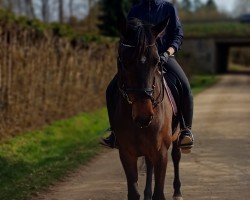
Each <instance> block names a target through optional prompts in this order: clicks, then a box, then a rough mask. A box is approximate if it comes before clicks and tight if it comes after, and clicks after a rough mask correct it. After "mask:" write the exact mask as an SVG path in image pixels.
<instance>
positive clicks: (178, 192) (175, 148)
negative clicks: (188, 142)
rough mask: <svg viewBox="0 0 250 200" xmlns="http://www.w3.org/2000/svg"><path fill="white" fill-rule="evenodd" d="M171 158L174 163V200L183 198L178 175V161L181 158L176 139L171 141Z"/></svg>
mask: <svg viewBox="0 0 250 200" xmlns="http://www.w3.org/2000/svg"><path fill="white" fill-rule="evenodd" d="M172 159H173V163H174V183H173V186H174V195H173V199H174V200H183V199H182V195H181V190H180V188H181V181H180V176H179V163H180V160H181V151H180V149H179V148H178V145H177V141H175V142H173V148H172Z"/></svg>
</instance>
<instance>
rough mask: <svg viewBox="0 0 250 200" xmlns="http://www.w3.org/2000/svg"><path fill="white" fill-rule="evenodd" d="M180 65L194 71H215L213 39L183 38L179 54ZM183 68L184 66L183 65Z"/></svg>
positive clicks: (214, 45)
mask: <svg viewBox="0 0 250 200" xmlns="http://www.w3.org/2000/svg"><path fill="white" fill-rule="evenodd" d="M179 56H180V57H181V59H183V60H184V61H182V62H183V63H182V65H189V66H186V67H188V68H191V70H192V71H195V72H204V73H215V72H216V71H217V69H216V59H217V58H216V44H215V41H214V40H213V39H185V40H184V43H183V45H182V50H181V51H180V55H179ZM184 68H185V66H184Z"/></svg>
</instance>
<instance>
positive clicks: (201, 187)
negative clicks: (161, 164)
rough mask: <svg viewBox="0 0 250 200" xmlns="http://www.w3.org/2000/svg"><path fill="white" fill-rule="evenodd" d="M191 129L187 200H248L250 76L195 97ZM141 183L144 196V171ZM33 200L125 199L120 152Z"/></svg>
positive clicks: (185, 162)
mask: <svg viewBox="0 0 250 200" xmlns="http://www.w3.org/2000/svg"><path fill="white" fill-rule="evenodd" d="M193 130H194V133H195V138H196V140H195V148H194V149H193V151H192V153H191V154H189V155H184V156H183V158H182V162H181V180H182V191H183V197H184V199H185V200H206V199H220V200H221V199H225V200H248V199H250V197H249V194H250V76H249V75H225V76H223V77H222V79H221V81H220V82H219V83H218V84H216V85H215V86H213V87H211V88H210V89H207V90H206V91H204V92H202V93H200V94H199V95H197V96H196V97H195V120H194V129H193ZM169 163H170V164H169V166H168V171H167V178H166V197H167V199H171V197H172V194H173V190H172V181H173V167H172V163H171V162H169ZM139 179H140V181H139V185H140V192H141V194H142V191H143V186H144V182H145V173H144V172H143V170H142V171H141V173H140V177H139ZM35 199H36V200H123V199H126V181H125V176H124V173H123V170H122V167H121V164H120V161H119V157H118V153H117V151H116V150H111V151H105V152H104V153H102V154H101V155H99V156H98V157H96V158H95V159H94V160H93V161H92V162H91V163H89V164H88V165H87V166H83V167H81V168H80V169H79V170H78V171H77V172H76V173H74V174H71V175H70V176H69V177H67V178H65V180H64V181H62V182H59V183H57V184H56V185H54V186H52V187H51V188H50V189H49V190H48V191H47V192H44V193H42V194H39V196H38V197H36V198H35Z"/></svg>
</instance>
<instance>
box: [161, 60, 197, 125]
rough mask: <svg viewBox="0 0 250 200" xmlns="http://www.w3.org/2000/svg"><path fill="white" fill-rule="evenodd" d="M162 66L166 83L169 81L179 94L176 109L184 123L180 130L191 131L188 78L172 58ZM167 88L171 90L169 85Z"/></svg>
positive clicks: (191, 100) (190, 102)
mask: <svg viewBox="0 0 250 200" xmlns="http://www.w3.org/2000/svg"><path fill="white" fill-rule="evenodd" d="M163 66H164V71H166V73H165V75H164V77H165V79H166V81H167V82H169V81H171V82H172V83H173V84H174V85H175V86H176V87H177V89H178V92H179V96H180V103H179V106H178V109H180V111H181V115H182V117H183V119H184V123H185V124H181V126H183V127H181V128H185V127H188V128H190V129H191V127H192V122H193V95H192V91H191V87H190V84H189V81H188V78H187V76H186V74H185V73H184V71H183V69H182V68H181V66H180V65H179V64H178V62H177V61H176V59H175V57H174V56H170V57H169V59H168V62H167V63H166V64H164V65H163ZM169 87H170V89H171V90H172V88H171V85H170V84H169Z"/></svg>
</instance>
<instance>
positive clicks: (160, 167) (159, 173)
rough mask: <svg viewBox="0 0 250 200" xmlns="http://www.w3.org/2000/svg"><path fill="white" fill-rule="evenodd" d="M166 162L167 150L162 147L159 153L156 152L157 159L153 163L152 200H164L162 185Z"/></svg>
mask: <svg viewBox="0 0 250 200" xmlns="http://www.w3.org/2000/svg"><path fill="white" fill-rule="evenodd" d="M167 162H168V150H167V148H166V147H165V146H164V145H163V147H162V149H161V150H160V152H158V157H157V159H156V162H155V163H154V174H155V188H154V194H153V198H152V199H153V200H165V199H166V198H165V195H164V184H165V176H166V169H167Z"/></svg>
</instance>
